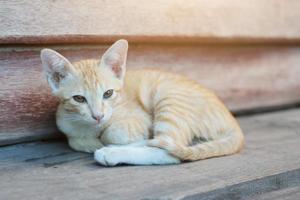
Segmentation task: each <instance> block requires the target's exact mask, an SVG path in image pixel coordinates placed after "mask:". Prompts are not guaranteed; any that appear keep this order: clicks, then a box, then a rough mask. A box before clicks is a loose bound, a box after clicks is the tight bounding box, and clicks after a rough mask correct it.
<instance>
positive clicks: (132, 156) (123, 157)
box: [94, 144, 180, 166]
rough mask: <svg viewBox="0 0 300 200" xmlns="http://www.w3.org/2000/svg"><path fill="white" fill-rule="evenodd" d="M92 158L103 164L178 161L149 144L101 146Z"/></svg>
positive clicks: (144, 163) (156, 163)
mask: <svg viewBox="0 0 300 200" xmlns="http://www.w3.org/2000/svg"><path fill="white" fill-rule="evenodd" d="M138 145H140V144H138ZM94 158H95V160H96V161H97V162H98V163H100V164H101V165H104V166H115V165H117V164H131V165H167V164H178V163H180V160H179V159H177V158H176V157H173V156H172V155H170V154H168V152H167V151H166V150H164V149H160V148H156V147H149V146H130V145H126V146H110V147H103V148H101V149H99V150H97V151H95V154H94Z"/></svg>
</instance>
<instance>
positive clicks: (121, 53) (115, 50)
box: [100, 39, 128, 81]
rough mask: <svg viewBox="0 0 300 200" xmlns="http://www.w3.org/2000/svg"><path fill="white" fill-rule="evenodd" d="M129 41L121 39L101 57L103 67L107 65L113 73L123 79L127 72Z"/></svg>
mask: <svg viewBox="0 0 300 200" xmlns="http://www.w3.org/2000/svg"><path fill="white" fill-rule="evenodd" d="M127 51H128V42H127V40H124V39H121V40H118V41H116V42H115V43H114V44H113V45H112V46H111V47H110V48H109V49H108V50H106V52H105V53H104V54H103V56H102V58H101V63H100V66H101V67H107V68H108V69H109V70H111V71H112V72H113V74H114V75H115V76H116V77H117V78H118V79H120V80H121V81H122V80H123V78H124V76H125V72H126V60H127Z"/></svg>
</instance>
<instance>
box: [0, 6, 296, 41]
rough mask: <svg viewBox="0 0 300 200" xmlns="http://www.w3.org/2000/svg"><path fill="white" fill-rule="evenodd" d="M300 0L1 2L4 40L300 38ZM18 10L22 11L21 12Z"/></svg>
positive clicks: (1, 37)
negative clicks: (287, 0) (285, 0)
mask: <svg viewBox="0 0 300 200" xmlns="http://www.w3.org/2000/svg"><path fill="white" fill-rule="evenodd" d="M299 7H300V2H299V1H298V0H290V1H289V3H286V2H283V1H277V0H265V1H260V0H253V1H239V0H227V1H218V0H200V1H199V0H188V1H184V2H183V1H180V0H173V1H164V0H154V1H147V0H143V1H139V0H127V1H126V3H125V2H119V1H116V0H111V1H97V0H90V1H77V2H76V3H72V4H70V2H68V1H26V0H22V1H19V0H18V1H16V0H10V1H1V2H0V8H1V23H0V43H1V44H16V43H18V44H49V43H56V44H57V43H59V44H61V43H93V44H94V43H110V42H112V41H115V40H116V39H118V38H121V37H122V38H127V39H129V40H130V41H131V42H139V43H145V42H151V43H153V42H170V43H174V42H176V43H186V42H190V43H195V42H199V43H207V42H209V43H211V42H213V43H216V42H217V43H219V42H268V43H275V42H282V43H286V42H290V43H295V42H297V43H299V42H300V26H298V24H299V19H300V11H299ZM16 13H17V14H16Z"/></svg>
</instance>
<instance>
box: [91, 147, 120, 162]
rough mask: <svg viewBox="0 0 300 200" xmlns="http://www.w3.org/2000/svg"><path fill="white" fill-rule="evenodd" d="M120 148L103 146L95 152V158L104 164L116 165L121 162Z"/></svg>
mask: <svg viewBox="0 0 300 200" xmlns="http://www.w3.org/2000/svg"><path fill="white" fill-rule="evenodd" d="M120 153H121V152H118V149H116V148H113V147H103V148H101V149H98V150H96V151H95V153H94V158H95V160H96V161H97V162H98V163H99V164H101V165H103V166H115V165H117V164H119V163H120V159H119V155H120Z"/></svg>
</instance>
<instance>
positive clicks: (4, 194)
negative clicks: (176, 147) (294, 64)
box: [0, 109, 300, 200]
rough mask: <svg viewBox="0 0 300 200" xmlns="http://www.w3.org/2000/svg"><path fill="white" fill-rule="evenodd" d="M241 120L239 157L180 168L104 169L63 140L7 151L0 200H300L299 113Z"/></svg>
mask: <svg viewBox="0 0 300 200" xmlns="http://www.w3.org/2000/svg"><path fill="white" fill-rule="evenodd" d="M239 121H240V123H241V126H242V128H243V130H244V132H245V135H246V146H245V149H244V150H243V151H242V152H241V153H239V154H236V155H232V156H227V157H220V158H213V159H207V160H202V161H198V162H191V163H184V164H181V165H171V166H119V167H114V168H105V167H102V166H99V165H97V164H96V163H95V162H94V161H93V159H92V156H91V155H89V154H84V153H77V152H73V151H72V150H70V149H69V148H68V146H67V145H66V143H65V142H62V141H52V142H36V143H25V144H19V145H13V146H7V147H2V148H0V194H1V199H10V200H14V199H130V200H132V199H164V200H165V199H184V198H186V199H188V198H191V197H193V195H196V196H197V195H201V194H207V193H209V192H212V191H221V190H222V189H224V188H225V189H226V188H229V189H228V190H229V192H230V188H242V189H241V190H240V191H241V193H240V194H239V195H240V198H236V199H247V198H248V197H253V198H257V199H270V198H269V197H270V196H273V197H274V198H272V199H276V198H277V199H293V198H294V197H298V196H299V183H298V182H299V181H298V182H297V181H296V182H295V181H294V179H293V177H294V178H297V176H299V169H300V159H299V158H300V146H299V144H300V109H293V110H285V111H280V112H274V113H268V114H261V115H253V116H248V117H240V118H239ZM288 173H292V174H288ZM293 173H294V174H293ZM270 177H271V178H270ZM272 177H273V179H274V180H273V179H272ZM272 180H273V181H272ZM284 180H285V181H288V182H285V183H286V184H282V185H284V187H281V188H280V187H279V188H276V187H274V189H271V190H270V189H266V190H264V191H263V193H262V194H261V193H260V192H261V190H257V189H255V187H254V188H252V187H249V189H247V188H246V190H245V189H243V187H244V186H243V184H244V185H246V186H247V185H248V186H249V183H251V184H253V185H255V184H256V183H257V184H258V183H259V182H264V183H265V184H267V185H266V186H268V184H269V186H272V185H274V184H275V185H276V184H277V185H278V184H279V185H280V183H283V182H280V181H284ZM297 180H298V179H297ZM248 186H247V187H248ZM244 188H245V187H244ZM251 188H252V189H253V191H252V192H246V191H248V190H250V189H251ZM271 188H272V187H271ZM235 191H238V190H235ZM289 191H292V194H291V193H290V192H289ZM227 192H228V191H227ZM256 193H258V194H256ZM249 194H251V196H249ZM252 195H254V196H252ZM282 195H283V196H282ZM285 197H286V198H285ZM196 199H197V198H196Z"/></svg>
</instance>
